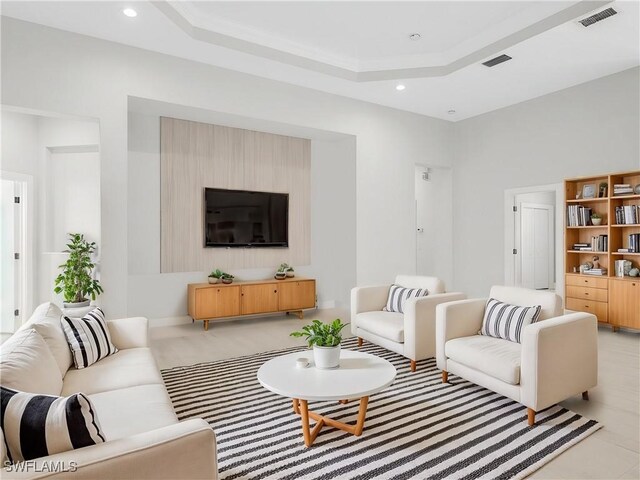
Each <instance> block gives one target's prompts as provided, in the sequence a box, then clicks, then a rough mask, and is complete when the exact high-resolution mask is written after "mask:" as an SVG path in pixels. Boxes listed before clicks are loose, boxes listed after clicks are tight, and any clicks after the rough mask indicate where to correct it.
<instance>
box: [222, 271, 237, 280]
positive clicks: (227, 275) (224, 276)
mask: <svg viewBox="0 0 640 480" xmlns="http://www.w3.org/2000/svg"><path fill="white" fill-rule="evenodd" d="M220 278H223V279H224V278H229V279H234V278H236V277H234V276H233V275H231V274H230V273H226V272H222V277H220Z"/></svg>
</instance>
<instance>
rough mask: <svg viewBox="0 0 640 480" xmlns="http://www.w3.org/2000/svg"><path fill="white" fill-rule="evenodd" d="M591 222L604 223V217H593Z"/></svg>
mask: <svg viewBox="0 0 640 480" xmlns="http://www.w3.org/2000/svg"><path fill="white" fill-rule="evenodd" d="M591 223H592V224H593V225H600V224H601V223H602V218H592V219H591Z"/></svg>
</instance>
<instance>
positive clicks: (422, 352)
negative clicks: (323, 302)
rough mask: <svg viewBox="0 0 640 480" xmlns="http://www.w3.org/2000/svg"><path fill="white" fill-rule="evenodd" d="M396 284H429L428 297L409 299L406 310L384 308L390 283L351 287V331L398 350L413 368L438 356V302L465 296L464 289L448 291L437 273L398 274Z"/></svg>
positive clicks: (359, 337)
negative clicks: (436, 319)
mask: <svg viewBox="0 0 640 480" xmlns="http://www.w3.org/2000/svg"><path fill="white" fill-rule="evenodd" d="M395 284H396V285H401V286H403V287H408V288H426V289H427V290H428V292H429V294H428V295H427V296H426V297H420V298H412V299H409V300H407V302H406V303H405V306H404V309H403V310H404V314H402V313H395V312H385V311H383V310H382V309H383V308H384V306H385V305H386V304H387V297H388V295H389V289H390V288H391V285H380V286H372V287H356V288H354V289H352V290H351V331H352V333H353V334H354V335H355V336H356V337H358V345H359V346H361V345H362V340H363V339H364V340H368V341H370V342H371V343H375V344H376V345H380V346H382V347H384V348H386V349H388V350H391V351H393V352H396V353H399V354H400V355H403V356H405V357H407V358H408V359H409V360H410V361H411V371H412V372H415V371H416V362H417V361H418V360H423V359H425V358H430V357H433V356H435V352H436V351H435V318H436V317H435V312H436V305H438V304H440V303H443V302H451V301H454V300H462V299H464V298H466V296H465V295H463V294H462V293H445V288H444V283H443V282H442V281H441V280H439V279H437V278H435V277H422V276H411V275H398V276H397V277H396V281H395Z"/></svg>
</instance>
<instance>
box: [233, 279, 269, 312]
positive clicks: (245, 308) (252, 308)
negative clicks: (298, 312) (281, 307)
mask: <svg viewBox="0 0 640 480" xmlns="http://www.w3.org/2000/svg"><path fill="white" fill-rule="evenodd" d="M240 295H241V301H240V304H241V306H242V315H251V314H253V313H268V312H277V311H278V285H276V284H274V283H265V284H261V285H243V286H242V293H241V294H240Z"/></svg>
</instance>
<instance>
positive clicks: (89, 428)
mask: <svg viewBox="0 0 640 480" xmlns="http://www.w3.org/2000/svg"><path fill="white" fill-rule="evenodd" d="M0 392H1V393H0V407H1V409H0V413H1V414H2V416H1V418H0V423H1V424H2V431H3V433H4V439H5V444H6V447H7V456H8V459H9V461H10V462H13V463H15V462H22V461H24V460H30V459H33V458H40V457H45V456H47V455H53V454H54V453H61V452H66V451H69V450H73V449H76V448H81V447H88V446H89V445H95V444H97V443H103V442H104V441H105V438H104V434H103V433H102V430H101V429H100V424H99V423H98V418H97V417H96V412H95V409H94V407H93V405H92V404H91V401H90V400H89V399H88V398H87V397H86V396H85V395H84V394H82V393H76V394H74V395H71V396H70V397H56V396H53V395H40V394H36V393H26V392H17V391H15V390H10V389H8V388H5V387H0Z"/></svg>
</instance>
